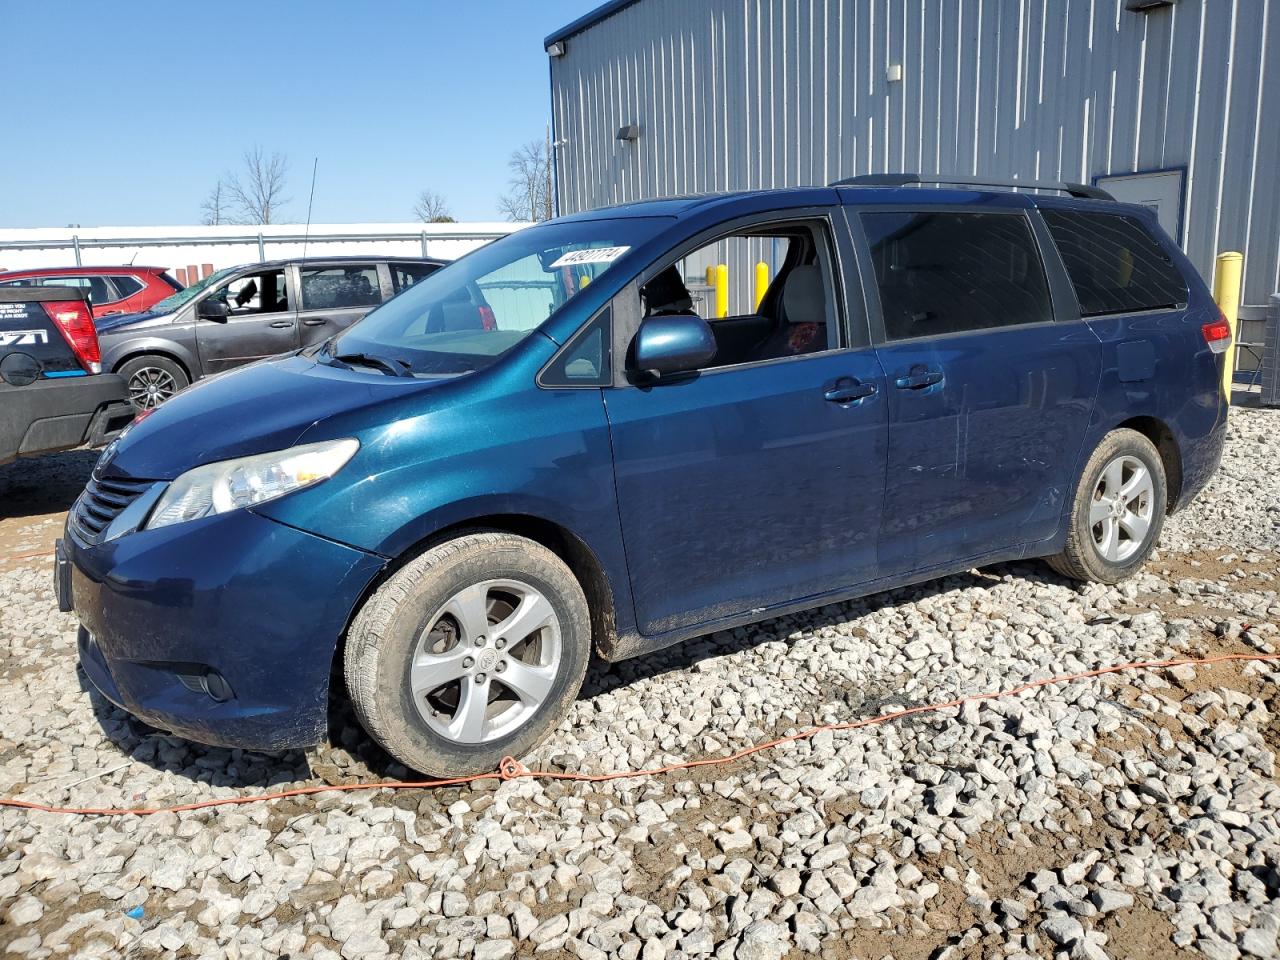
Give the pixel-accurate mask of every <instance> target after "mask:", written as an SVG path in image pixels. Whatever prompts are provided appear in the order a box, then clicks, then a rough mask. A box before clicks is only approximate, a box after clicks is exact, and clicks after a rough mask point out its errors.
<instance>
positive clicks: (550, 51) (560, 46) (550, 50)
mask: <svg viewBox="0 0 1280 960" xmlns="http://www.w3.org/2000/svg"><path fill="white" fill-rule="evenodd" d="M547 56H548V57H563V56H564V41H563V40H557V41H556V42H555V43H553V44H551V46H549V47H547Z"/></svg>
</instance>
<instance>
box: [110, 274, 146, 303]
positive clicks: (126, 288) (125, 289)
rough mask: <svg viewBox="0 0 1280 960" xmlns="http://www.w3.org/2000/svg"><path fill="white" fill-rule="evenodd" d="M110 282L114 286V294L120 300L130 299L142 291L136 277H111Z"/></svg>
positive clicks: (140, 283)
mask: <svg viewBox="0 0 1280 960" xmlns="http://www.w3.org/2000/svg"><path fill="white" fill-rule="evenodd" d="M111 282H112V283H114V284H115V286H116V292H117V293H119V294H120V296H121V298H124V297H132V296H133V295H134V294H135V293H137V292H138V291H139V290H141V289H142V282H141V281H140V280H138V278H137V277H112V278H111Z"/></svg>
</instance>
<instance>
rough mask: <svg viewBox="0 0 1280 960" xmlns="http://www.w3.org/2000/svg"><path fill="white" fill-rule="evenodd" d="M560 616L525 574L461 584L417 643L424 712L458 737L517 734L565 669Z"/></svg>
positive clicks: (416, 691) (415, 675)
mask: <svg viewBox="0 0 1280 960" xmlns="http://www.w3.org/2000/svg"><path fill="white" fill-rule="evenodd" d="M560 651H561V637H560V619H559V617H557V616H556V612H555V608H554V607H552V605H551V602H550V601H549V600H548V599H547V598H546V597H545V596H543V595H542V593H541V592H540V591H539V590H538V589H537V588H535V587H533V586H531V585H529V584H527V583H524V582H523V581H520V580H485V581H484V582H482V583H477V584H474V585H472V586H469V587H466V588H464V589H462V590H459V591H458V592H457V593H456V594H454V595H453V596H452V597H450V598H449V600H448V601H446V602H445V604H444V605H443V606H441V607H440V609H439V610H438V611H436V613H435V614H434V616H433V617H432V619H431V622H430V623H429V624H428V626H427V628H426V629H425V630H423V631H422V634H421V635H420V636H419V638H418V642H417V644H416V645H415V648H414V653H413V662H412V664H411V665H410V668H409V686H410V690H411V692H412V696H413V702H414V705H415V706H416V707H417V709H418V714H419V715H420V716H421V717H422V719H423V720H424V721H425V722H426V724H427V726H429V727H430V728H431V729H432V730H433V731H435V732H436V733H437V734H439V735H440V736H442V737H445V738H446V739H448V740H451V741H453V742H454V743H468V744H475V743H489V742H491V741H493V740H498V739H500V738H502V737H505V736H508V735H509V734H511V733H513V732H514V731H516V730H517V729H519V728H520V727H521V726H523V725H524V724H525V723H527V722H528V721H529V720H530V719H531V718H532V717H533V716H534V714H536V713H537V712H538V711H539V709H541V707H542V705H543V704H544V703H545V702H546V701H547V698H548V697H550V696H551V690H552V688H553V687H554V686H555V681H556V675H557V673H558V672H559V668H560Z"/></svg>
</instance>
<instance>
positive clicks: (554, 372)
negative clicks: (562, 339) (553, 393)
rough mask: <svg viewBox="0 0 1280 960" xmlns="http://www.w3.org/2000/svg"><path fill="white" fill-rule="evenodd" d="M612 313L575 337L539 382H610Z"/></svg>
mask: <svg viewBox="0 0 1280 960" xmlns="http://www.w3.org/2000/svg"><path fill="white" fill-rule="evenodd" d="M610 316H611V315H610V313H609V311H608V310H606V311H605V312H604V313H602V314H600V315H599V316H598V317H596V318H595V319H594V320H592V321H591V322H590V323H589V324H587V326H586V327H584V328H583V329H582V330H581V331H580V332H579V333H578V334H577V335H575V336H574V338H573V339H572V340H571V341H569V345H568V346H567V347H565V349H564V352H562V353H561V354H560V356H558V357H556V359H555V362H554V363H552V364H551V365H550V366H548V367H547V369H546V370H545V371H543V374H542V376H541V377H539V378H538V382H539V383H541V384H542V385H543V386H546V387H592V386H605V385H607V384H608V383H609V378H610V372H609V337H610V333H611V329H610V323H609V321H610Z"/></svg>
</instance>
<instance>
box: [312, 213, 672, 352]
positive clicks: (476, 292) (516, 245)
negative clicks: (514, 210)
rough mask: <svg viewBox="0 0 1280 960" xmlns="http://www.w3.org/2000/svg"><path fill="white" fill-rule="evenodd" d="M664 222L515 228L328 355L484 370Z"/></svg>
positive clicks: (354, 330) (382, 310)
mask: <svg viewBox="0 0 1280 960" xmlns="http://www.w3.org/2000/svg"><path fill="white" fill-rule="evenodd" d="M667 222H668V221H666V220H664V219H659V218H640V217H634V218H626V219H617V220H586V221H579V222H572V223H549V224H545V225H542V226H538V227H530V228H528V229H526V230H520V231H517V232H516V233H513V234H511V235H509V236H506V237H503V238H502V239H501V240H497V241H495V242H493V243H491V244H489V245H488V246H486V247H482V248H481V249H480V250H477V251H476V252H475V253H472V254H469V255H468V256H466V257H463V258H462V259H461V260H459V261H457V262H456V263H453V264H450V265H449V266H447V267H444V268H443V269H441V270H438V271H436V272H435V273H433V274H431V276H429V277H426V278H425V279H423V280H421V281H419V282H418V283H416V284H414V285H413V286H412V287H410V288H409V289H408V290H406V291H405V292H404V293H402V294H401V295H400V296H398V297H395V298H394V299H392V300H389V301H387V302H386V303H385V304H384V305H383V306H381V307H379V308H378V309H376V310H374V311H373V312H372V313H370V314H369V315H368V316H367V317H365V319H364V320H362V321H361V322H360V323H357V324H355V325H354V326H352V327H350V328H349V329H348V330H347V332H346V333H344V334H342V335H341V336H340V337H339V338H338V340H337V341H336V342H335V343H333V344H331V345H330V347H329V348H328V353H329V355H330V356H344V355H358V354H364V355H366V356H377V357H385V358H389V359H392V360H396V361H399V362H402V363H404V364H405V365H406V366H407V367H408V368H409V369H410V370H411V371H412V372H413V373H421V374H454V373H467V372H470V371H472V370H479V369H482V368H484V367H487V366H489V365H490V364H492V363H493V362H494V361H496V360H497V359H498V357H500V356H502V355H503V354H504V353H506V352H507V351H508V350H510V349H511V348H512V347H514V346H515V345H516V344H518V343H520V342H521V341H522V340H524V339H525V338H526V337H527V336H529V334H530V333H532V332H533V331H534V330H536V329H537V328H538V327H539V326H541V325H542V324H543V323H544V322H545V321H546V320H547V319H548V318H549V317H550V316H552V315H553V314H554V313H555V312H556V311H558V310H559V309H560V308H561V307H563V306H564V305H565V304H566V303H568V302H569V301H570V300H571V299H573V297H574V295H575V294H577V293H578V292H579V291H580V290H582V289H584V288H585V287H586V286H587V285H588V284H589V283H591V282H592V281H593V280H594V279H595V278H597V277H599V276H600V275H601V274H602V273H604V272H605V271H606V270H608V269H609V267H610V266H611V265H612V264H613V263H614V261H616V260H617V259H619V258H620V257H622V256H623V255H624V254H626V252H627V251H628V250H630V249H631V248H632V247H635V246H637V245H639V244H640V243H643V242H644V241H645V240H648V239H649V238H650V237H652V236H653V235H655V234H656V233H657V232H658V231H659V230H660V229H662V228H663V227H664V226H665V225H666V224H667Z"/></svg>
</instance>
